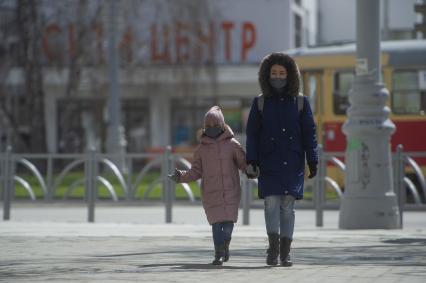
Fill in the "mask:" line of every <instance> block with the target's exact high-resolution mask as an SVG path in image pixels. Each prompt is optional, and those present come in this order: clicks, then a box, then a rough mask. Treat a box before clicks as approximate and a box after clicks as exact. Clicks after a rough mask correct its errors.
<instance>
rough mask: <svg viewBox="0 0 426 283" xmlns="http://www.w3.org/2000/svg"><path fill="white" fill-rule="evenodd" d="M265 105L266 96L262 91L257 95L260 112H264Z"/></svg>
mask: <svg viewBox="0 0 426 283" xmlns="http://www.w3.org/2000/svg"><path fill="white" fill-rule="evenodd" d="M263 105H265V97H264V96H263V94H262V93H261V94H259V95H258V96H257V110H258V111H259V112H260V114H262V113H263Z"/></svg>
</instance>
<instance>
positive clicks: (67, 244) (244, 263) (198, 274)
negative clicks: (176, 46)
mask: <svg viewBox="0 0 426 283" xmlns="http://www.w3.org/2000/svg"><path fill="white" fill-rule="evenodd" d="M0 217H1V219H2V217H3V215H2V212H1V213H0ZM241 218H242V213H241V212H240V220H239V222H238V223H237V224H236V226H235V228H234V233H233V238H232V242H231V258H230V261H229V262H227V263H225V264H224V265H223V266H222V267H214V266H212V265H210V262H211V261H212V259H213V246H212V239H211V230H210V226H209V225H208V224H207V222H206V219H205V215H204V212H203V210H202V208H201V207H200V206H199V205H179V204H178V205H175V206H174V207H173V223H170V224H165V223H164V221H165V220H164V219H165V210H164V207H163V206H161V205H159V204H157V205H145V204H143V205H126V206H123V205H111V204H99V205H97V207H96V213H95V220H96V222H95V223H87V222H85V221H86V219H87V210H86V207H85V206H84V205H82V204H69V203H35V204H31V203H26V202H25V203H13V204H12V210H11V220H9V221H2V220H0V281H1V282H68V281H75V282H197V283H198V282H203V283H204V282H227V281H228V282H322V283H326V282H327V283H328V282H345V283H348V282H386V283H391V282H410V283H413V282H422V283H424V282H426V212H425V211H408V212H405V213H404V229H395V230H382V229H373V230H340V229H338V227H337V223H338V211H337V210H327V211H325V214H324V226H323V227H315V211H313V210H310V209H297V210H296V227H295V234H294V241H293V245H292V250H291V254H292V259H293V261H294V265H293V266H292V267H290V268H287V267H279V266H278V267H269V266H267V265H266V264H265V249H266V247H267V239H266V232H265V227H264V219H263V211H262V210H261V209H252V210H251V211H250V225H242V223H241Z"/></svg>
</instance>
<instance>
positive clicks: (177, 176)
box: [167, 169, 180, 183]
mask: <svg viewBox="0 0 426 283" xmlns="http://www.w3.org/2000/svg"><path fill="white" fill-rule="evenodd" d="M167 177H169V178H170V179H171V180H172V181H173V182H176V183H179V179H180V172H179V170H177V169H175V173H174V174H169V175H167Z"/></svg>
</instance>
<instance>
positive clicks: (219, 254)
mask: <svg viewBox="0 0 426 283" xmlns="http://www.w3.org/2000/svg"><path fill="white" fill-rule="evenodd" d="M224 261H225V245H219V246H214V260H213V261H212V264H213V265H222V264H223V262H224Z"/></svg>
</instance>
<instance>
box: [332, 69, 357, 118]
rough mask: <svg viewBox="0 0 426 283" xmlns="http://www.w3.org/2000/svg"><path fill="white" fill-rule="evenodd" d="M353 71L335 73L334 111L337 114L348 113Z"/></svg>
mask: <svg viewBox="0 0 426 283" xmlns="http://www.w3.org/2000/svg"><path fill="white" fill-rule="evenodd" d="M353 79H354V73H353V72H349V71H346V72H336V73H335V74H334V90H333V111H334V113H335V114H337V115H346V109H347V108H348V107H349V101H348V92H349V89H350V88H351V87H352V82H353Z"/></svg>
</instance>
